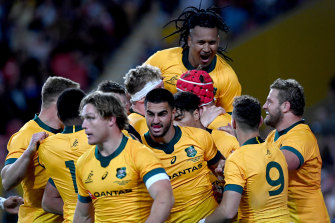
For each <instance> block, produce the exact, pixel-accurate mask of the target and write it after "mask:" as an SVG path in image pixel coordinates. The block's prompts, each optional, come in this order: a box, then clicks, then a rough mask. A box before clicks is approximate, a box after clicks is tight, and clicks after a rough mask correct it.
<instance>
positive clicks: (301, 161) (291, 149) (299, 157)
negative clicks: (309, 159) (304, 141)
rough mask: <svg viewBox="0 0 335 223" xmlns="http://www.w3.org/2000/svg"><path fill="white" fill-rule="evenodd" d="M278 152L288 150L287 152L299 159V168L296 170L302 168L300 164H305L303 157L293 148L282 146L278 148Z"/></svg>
mask: <svg viewBox="0 0 335 223" xmlns="http://www.w3.org/2000/svg"><path fill="white" fill-rule="evenodd" d="M280 150H288V151H290V152H292V153H294V154H295V155H296V156H297V157H298V159H299V161H300V164H299V166H298V168H297V169H299V168H300V167H301V166H302V164H304V162H305V159H304V157H303V156H302V155H301V153H300V152H299V151H298V150H296V149H295V148H293V147H291V146H283V147H281V148H280Z"/></svg>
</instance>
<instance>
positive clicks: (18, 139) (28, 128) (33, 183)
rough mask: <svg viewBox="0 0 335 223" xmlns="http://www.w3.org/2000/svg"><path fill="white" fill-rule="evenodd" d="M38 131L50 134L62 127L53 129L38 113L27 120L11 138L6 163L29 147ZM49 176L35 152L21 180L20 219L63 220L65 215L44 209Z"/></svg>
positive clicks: (35, 220) (16, 157) (37, 220)
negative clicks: (43, 199)
mask: <svg viewBox="0 0 335 223" xmlns="http://www.w3.org/2000/svg"><path fill="white" fill-rule="evenodd" d="M37 132H46V133H48V134H49V136H50V135H54V134H55V133H58V132H61V129H53V128H51V127H49V126H47V125H46V124H45V123H43V122H42V121H41V120H40V119H39V118H38V116H37V115H35V117H34V119H33V120H30V121H29V122H27V123H26V124H25V125H24V126H23V127H22V128H21V129H20V130H19V131H18V132H17V133H15V134H14V135H12V137H11V138H10V139H9V142H8V145H7V149H8V155H7V157H6V162H5V165H7V164H12V163H14V162H15V161H16V160H17V159H18V158H20V156H21V155H22V154H23V152H24V151H25V150H26V149H27V148H28V146H29V143H30V139H31V137H32V135H33V134H35V133H37ZM47 181H48V176H47V175H46V172H45V170H44V168H43V167H41V166H40V165H39V163H38V155H37V153H36V154H35V156H34V158H33V162H31V163H30V165H29V166H28V171H27V175H26V176H25V178H24V179H23V180H22V182H21V186H22V189H23V199H24V204H23V205H21V206H20V209H19V221H18V222H22V223H29V222H41V223H42V222H43V223H44V222H62V221H63V217H61V216H59V215H55V214H51V213H47V212H45V211H44V210H43V209H42V206H41V203H42V197H43V193H44V188H45V185H46V183H47Z"/></svg>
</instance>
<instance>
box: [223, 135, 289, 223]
mask: <svg viewBox="0 0 335 223" xmlns="http://www.w3.org/2000/svg"><path fill="white" fill-rule="evenodd" d="M261 142H262V141H261V139H260V138H259V137H256V138H252V139H249V140H248V141H246V142H245V143H244V144H243V145H242V146H241V147H240V148H239V149H238V150H236V151H235V152H234V153H233V154H232V155H231V156H230V157H229V158H228V159H227V161H226V164H225V168H224V175H225V181H226V185H225V189H224V190H225V191H236V192H238V193H241V194H242V197H241V201H240V206H239V211H238V221H239V222H257V223H258V222H264V223H265V222H278V223H285V222H290V219H289V213H288V208H287V188H288V185H287V182H288V170H287V163H286V160H285V157H284V155H283V154H282V153H281V152H280V150H279V149H278V148H277V147H274V146H273V145H271V144H270V145H269V144H266V143H261Z"/></svg>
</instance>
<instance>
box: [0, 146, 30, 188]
mask: <svg viewBox="0 0 335 223" xmlns="http://www.w3.org/2000/svg"><path fill="white" fill-rule="evenodd" d="M32 156H33V151H30V150H28V149H27V150H26V151H25V152H24V153H23V154H22V155H21V157H20V158H18V159H17V160H16V161H15V162H14V163H13V164H8V165H6V166H5V167H4V168H3V169H2V171H1V178H2V185H3V187H4V188H5V190H10V189H12V188H14V187H15V186H17V185H18V184H19V183H20V182H21V181H22V180H23V178H24V177H25V175H26V173H27V170H28V165H29V164H30V162H31V160H32Z"/></svg>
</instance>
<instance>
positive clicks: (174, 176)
mask: <svg viewBox="0 0 335 223" xmlns="http://www.w3.org/2000/svg"><path fill="white" fill-rule="evenodd" d="M201 168H202V163H199V164H198V166H193V167H190V168H187V169H184V170H182V171H179V172H178V173H174V174H172V175H171V176H169V178H170V180H172V179H174V178H176V177H180V176H181V175H185V174H188V173H192V172H193V171H196V170H200V169H201Z"/></svg>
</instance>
